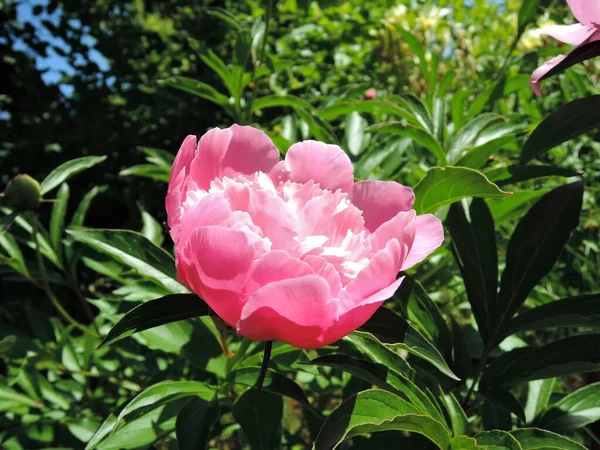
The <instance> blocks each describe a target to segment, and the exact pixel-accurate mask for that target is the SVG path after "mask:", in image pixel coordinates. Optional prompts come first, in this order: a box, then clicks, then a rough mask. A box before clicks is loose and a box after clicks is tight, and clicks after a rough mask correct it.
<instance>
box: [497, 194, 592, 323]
mask: <svg viewBox="0 0 600 450" xmlns="http://www.w3.org/2000/svg"><path fill="white" fill-rule="evenodd" d="M582 201H583V183H582V182H577V183H573V184H567V185H565V186H561V187H559V188H556V189H554V190H553V191H551V192H549V193H548V194H546V195H544V196H543V197H542V198H541V199H540V200H539V201H538V202H537V203H536V204H535V205H534V206H533V207H532V208H531V209H530V210H529V211H528V212H527V214H526V215H525V217H523V218H522V219H521V220H520V221H519V224H518V225H517V228H516V229H515V231H514V233H513V235H512V236H511V238H510V241H509V243H508V248H507V251H506V266H505V268H504V272H503V273H502V279H501V282H500V293H499V295H498V309H496V313H497V320H496V322H495V323H496V325H497V326H496V327H495V328H494V330H495V332H496V333H502V330H503V327H504V325H505V324H506V322H508V321H509V320H510V319H511V318H512V316H513V315H514V314H515V313H516V312H517V310H518V309H519V308H520V307H521V305H522V304H523V302H524V301H525V300H526V299H527V296H528V295H529V293H530V292H531V290H532V289H533V288H534V286H535V285H536V284H537V283H538V282H539V281H540V280H541V279H542V278H543V277H544V276H545V275H547V274H548V272H550V270H551V269H552V267H553V266H554V263H555V262H556V260H557V259H558V256H559V254H560V252H561V250H562V249H563V247H564V245H565V244H566V242H567V240H568V239H569V236H570V235H571V232H572V231H573V230H574V229H575V227H576V226H577V224H578V223H579V214H580V213H581V205H582Z"/></svg>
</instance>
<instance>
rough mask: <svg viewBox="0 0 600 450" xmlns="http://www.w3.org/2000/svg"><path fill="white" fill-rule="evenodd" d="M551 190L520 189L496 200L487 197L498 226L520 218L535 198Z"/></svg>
mask: <svg viewBox="0 0 600 450" xmlns="http://www.w3.org/2000/svg"><path fill="white" fill-rule="evenodd" d="M547 192H550V190H549V189H539V190H537V191H518V192H514V193H513V195H511V196H510V197H508V198H506V199H502V200H496V199H487V200H486V203H487V204H488V206H489V208H490V211H491V212H492V216H493V217H494V223H495V224H496V226H499V225H502V224H505V223H507V222H511V221H513V220H515V219H520V218H521V217H523V216H524V215H525V213H526V212H527V209H528V207H529V206H530V205H531V203H533V200H535V199H537V198H539V197H541V196H542V195H544V194H546V193H547Z"/></svg>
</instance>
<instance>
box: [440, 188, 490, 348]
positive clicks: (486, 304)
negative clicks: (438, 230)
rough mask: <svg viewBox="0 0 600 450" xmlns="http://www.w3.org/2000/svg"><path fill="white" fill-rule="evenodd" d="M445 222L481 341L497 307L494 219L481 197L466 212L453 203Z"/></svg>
mask: <svg viewBox="0 0 600 450" xmlns="http://www.w3.org/2000/svg"><path fill="white" fill-rule="evenodd" d="M446 226H447V228H448V230H449V231H450V236H451V237H452V244H453V246H452V249H453V253H454V257H455V259H456V262H457V264H458V267H459V269H460V273H461V275H462V278H463V281H464V283H465V288H466V290H467V297H468V299H469V303H470V304H471V308H472V309H473V314H474V315H475V319H476V320H477V325H478V327H479V333H480V334H481V337H482V338H483V340H484V342H488V340H489V338H490V332H491V326H492V324H493V323H494V321H495V318H496V315H497V314H498V309H499V308H498V304H497V303H498V294H497V289H498V254H497V249H496V234H495V228H494V219H493V218H492V215H491V213H490V210H489V208H488V207H487V205H486V203H485V201H483V200H481V199H473V201H472V202H471V205H470V207H469V214H468V215H467V214H466V213H465V210H464V208H463V205H462V204H461V203H455V204H453V205H452V206H451V207H450V211H449V212H448V216H447V218H446Z"/></svg>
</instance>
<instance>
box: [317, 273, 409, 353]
mask: <svg viewBox="0 0 600 450" xmlns="http://www.w3.org/2000/svg"><path fill="white" fill-rule="evenodd" d="M403 280H404V277H402V278H398V279H397V280H395V281H394V282H393V283H391V284H390V285H389V286H387V287H384V288H383V289H381V290H380V291H378V292H376V293H375V294H373V295H371V296H370V297H368V298H367V299H365V300H364V301H363V302H362V303H361V304H360V305H358V306H356V307H355V308H352V309H350V310H348V311H346V312H345V313H344V314H342V315H341V316H340V318H339V320H338V321H337V322H335V323H334V324H333V325H332V326H331V327H330V328H328V329H327V331H325V333H323V337H322V338H321V340H322V343H321V345H329V344H331V343H333V342H335V341H337V340H339V339H341V338H343V337H344V336H347V335H349V334H350V333H352V332H353V331H354V330H356V329H357V328H359V327H361V326H362V325H364V324H365V322H366V321H367V320H369V319H370V318H371V316H372V315H373V314H374V313H375V311H377V309H378V308H379V307H380V306H381V304H382V303H383V302H384V301H386V300H387V299H388V298H390V297H392V296H393V295H394V293H395V292H396V290H397V289H398V287H399V286H400V284H401V283H402V281H403Z"/></svg>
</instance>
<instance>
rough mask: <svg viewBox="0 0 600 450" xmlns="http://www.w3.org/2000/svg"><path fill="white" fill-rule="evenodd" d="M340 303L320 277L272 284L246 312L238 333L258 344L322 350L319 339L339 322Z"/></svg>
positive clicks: (242, 317)
mask: <svg viewBox="0 0 600 450" xmlns="http://www.w3.org/2000/svg"><path fill="white" fill-rule="evenodd" d="M337 305H338V303H337V302H336V301H330V299H329V285H328V284H327V282H326V281H325V280H324V279H323V278H321V277H320V276H318V275H306V276H304V277H300V278H293V279H291V280H282V281H276V282H274V283H270V284H268V285H266V286H264V287H262V288H261V289H259V290H258V291H256V292H255V293H254V295H252V297H250V300H248V302H247V303H246V304H245V305H244V308H243V309H242V316H241V319H240V321H239V322H238V325H237V330H238V333H240V334H242V335H244V336H246V337H247V338H249V339H252V340H255V341H274V340H277V341H283V342H287V343H288V344H291V345H293V346H295V347H298V348H315V347H319V346H321V344H320V343H319V337H320V336H321V334H322V333H323V331H324V330H326V329H327V328H329V327H330V326H331V324H332V323H333V322H334V321H335V320H336V314H337Z"/></svg>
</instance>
